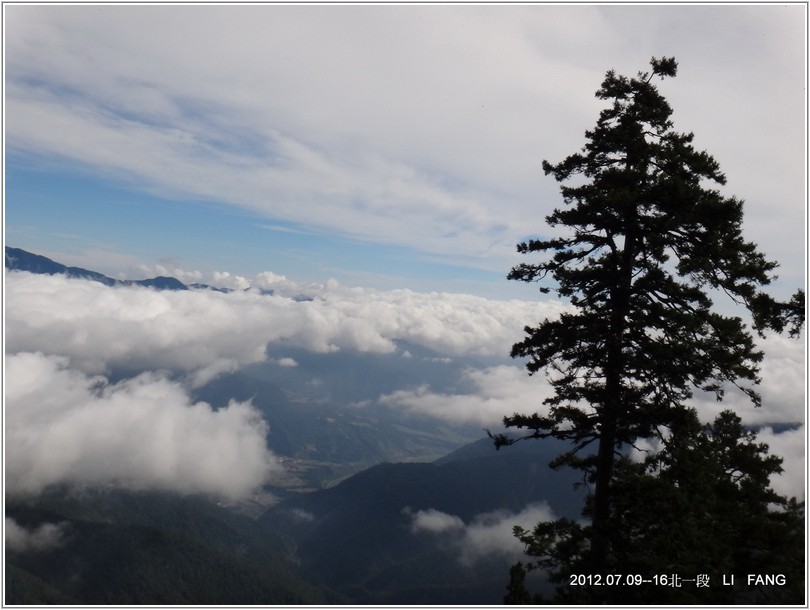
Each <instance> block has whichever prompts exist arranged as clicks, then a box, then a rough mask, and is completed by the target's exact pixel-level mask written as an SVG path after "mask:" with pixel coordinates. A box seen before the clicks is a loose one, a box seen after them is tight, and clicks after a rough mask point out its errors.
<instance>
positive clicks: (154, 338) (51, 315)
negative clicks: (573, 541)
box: [5, 271, 804, 498]
mask: <svg viewBox="0 0 810 610" xmlns="http://www.w3.org/2000/svg"><path fill="white" fill-rule="evenodd" d="M222 278H224V279H228V278H225V276H224V275H223V276H222ZM222 278H221V279H222ZM230 279H231V280H233V281H234V282H235V284H237V285H241V286H242V287H243V288H244V286H245V282H243V281H242V280H244V278H239V277H237V276H230ZM248 286H249V287H248V289H246V290H245V289H242V290H235V291H234V292H230V293H221V292H216V291H211V290H193V291H176V292H175V291H156V290H152V289H148V288H143V287H137V286H123V287H115V288H111V287H107V286H104V285H102V284H100V283H97V282H92V281H88V280H77V279H69V278H66V277H64V276H58V275H54V276H47V275H35V274H30V273H26V272H18V271H11V272H6V275H5V288H6V307H5V314H6V319H5V331H6V332H5V349H6V390H5V392H6V395H5V399H6V490H7V491H8V492H11V493H26V492H27V493H35V492H37V491H39V490H41V489H43V488H44V487H46V486H48V485H50V484H52V483H57V482H74V483H80V484H82V483H84V484H93V483H105V484H117V485H122V486H126V487H129V488H161V489H173V490H178V491H182V492H205V493H212V494H217V495H220V496H224V497H228V498H238V497H244V496H246V495H248V494H249V493H250V492H251V491H252V490H253V489H255V488H256V487H258V486H260V485H262V484H264V483H267V482H270V481H272V480H273V477H274V476H275V475H276V474H278V472H279V471H280V466H279V465H278V459H277V458H276V456H274V455H273V454H272V453H271V451H270V450H269V449H268V448H267V446H266V443H265V434H266V428H265V426H264V424H263V422H262V420H261V417H260V415H259V414H258V412H257V411H256V410H255V409H254V408H253V406H252V405H251V403H250V401H246V402H235V401H232V402H231V403H230V404H229V405H228V406H227V407H226V408H222V409H214V408H213V407H212V406H211V405H209V404H206V403H204V402H195V401H194V400H193V399H192V395H193V390H194V389H195V388H198V387H200V386H202V385H204V384H205V383H207V382H208V381H210V380H212V379H213V378H215V377H216V376H218V375H221V374H224V373H228V372H232V371H235V370H238V369H240V368H241V367H245V366H248V365H251V364H255V363H258V362H265V361H267V362H270V360H269V359H268V356H267V348H268V346H272V347H273V348H274V353H275V354H279V353H282V354H283V348H284V347H285V346H287V347H289V348H290V349H291V350H292V349H293V348H294V349H297V350H301V349H303V350H307V351H311V352H316V353H323V354H329V353H333V352H338V351H356V352H362V353H365V354H371V355H373V354H387V355H390V354H397V353H399V354H400V355H401V356H402V362H403V366H408V361H409V358H408V357H409V356H410V353H409V352H408V351H407V350H406V349H405V348H403V347H402V345H403V344H407V345H409V346H415V347H419V348H423V349H425V350H429V351H430V352H432V353H435V354H436V357H437V358H445V359H462V358H466V357H469V356H471V355H475V356H478V357H480V358H481V362H482V363H484V364H481V365H480V366H468V367H467V368H464V369H463V371H462V372H461V376H462V379H461V381H462V382H463V383H461V384H459V385H458V386H455V387H457V388H458V387H461V388H464V389H463V390H459V389H455V390H453V391H449V390H447V388H443V387H434V386H431V385H430V384H428V383H425V384H421V385H417V386H408V387H401V388H391V390H390V391H387V392H384V393H382V394H380V395H379V396H378V397H377V398H376V400H374V401H372V402H371V404H367V405H366V406H365V408H381V409H398V410H401V411H403V412H410V413H415V414H420V415H422V416H427V417H434V418H439V419H442V420H445V421H448V422H452V423H459V424H462V423H474V424H476V425H481V426H482V427H493V426H497V425H498V424H499V422H500V421H501V419H502V418H503V416H504V415H511V414H512V413H514V412H515V411H519V412H523V411H533V410H536V409H541V408H542V405H541V403H542V400H543V399H544V398H545V397H547V396H549V395H550V389H549V386H548V384H547V383H546V382H545V380H544V379H543V376H542V375H535V376H532V377H530V376H528V375H527V374H526V372H525V371H524V370H523V369H522V368H521V363H520V362H512V361H510V360H509V359H508V358H507V357H506V356H507V354H508V351H509V348H510V346H511V345H512V343H514V342H515V341H517V340H520V339H521V338H522V337H523V333H524V331H523V327H524V326H525V325H526V324H535V323H537V322H538V321H540V320H542V319H544V318H546V317H555V316H557V315H559V313H560V312H561V311H563V310H564V306H563V305H562V304H560V303H559V302H557V301H554V300H547V301H539V300H538V301H520V300H510V301H497V300H491V299H485V298H482V297H476V296H470V295H464V294H450V293H417V292H413V291H409V290H392V291H380V290H372V289H364V288H349V287H345V286H343V285H340V284H338V283H337V282H334V281H329V282H326V283H324V284H318V285H310V286H300V285H297V284H296V283H295V282H292V281H290V280H287V279H286V278H284V277H283V276H278V275H274V274H272V273H266V274H262V275H261V276H259V277H257V278H255V279H254V280H252V281H250V282H248ZM760 343H761V347H762V348H763V349H764V351H765V353H766V358H765V361H764V362H763V365H762V377H763V382H762V385H761V387H760V388H759V390H760V392H761V393H762V395H763V407H762V408H760V409H754V408H753V407H752V406H750V404H749V403H748V402H747V400H746V399H745V398H744V397H743V396H742V395H738V394H736V393H734V392H730V393H729V395H728V397H727V400H726V401H724V402H722V403H717V402H715V401H714V400H713V399H712V400H709V399H707V398H705V397H702V396H698V397H696V400H695V404H696V406H697V408H698V410H699V412H700V414H701V416H702V417H703V418H704V419H710V418H712V417H713V416H714V415H715V414H716V412H717V411H719V410H720V409H721V408H729V407H731V408H734V409H735V410H736V411H737V412H739V413H740V414H741V416H742V417H743V420H744V421H745V422H746V423H749V424H770V425H771V426H773V425H774V424H779V423H792V422H803V421H804V413H803V411H804V408H803V407H804V345H803V342H802V341H801V340H794V339H789V338H786V337H782V336H769V337H768V338H767V339H764V340H761V341H760ZM279 349H281V350H282V351H281V352H279ZM273 362H275V363H276V364H277V365H279V366H285V367H292V366H295V365H296V361H295V360H294V359H292V358H290V357H278V358H277V359H275V360H273ZM762 440H764V441H766V442H768V443H769V444H770V445H771V448H772V451H773V452H774V453H777V454H779V455H782V456H783V457H784V458H785V470H786V471H787V472H786V475H785V476H783V477H779V478H778V480H776V481H775V483H774V484H775V487H776V488H777V490H778V491H780V492H782V493H788V492H789V493H791V494H796V495H803V493H804V486H803V461H804V427H801V428H798V429H796V430H791V431H788V432H782V433H779V434H777V433H776V432H775V431H774V429H773V427H769V428H766V429H764V430H763V431H762Z"/></svg>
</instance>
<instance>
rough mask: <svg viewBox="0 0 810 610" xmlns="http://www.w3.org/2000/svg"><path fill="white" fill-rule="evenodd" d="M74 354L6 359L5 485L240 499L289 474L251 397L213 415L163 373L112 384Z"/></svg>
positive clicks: (18, 490) (25, 489)
mask: <svg viewBox="0 0 810 610" xmlns="http://www.w3.org/2000/svg"><path fill="white" fill-rule="evenodd" d="M69 365H70V363H69V360H68V359H67V358H65V357H57V356H45V355H43V354H41V353H18V354H12V355H8V356H6V387H5V394H6V395H5V400H6V403H5V424H6V426H5V428H6V429H5V452H6V453H5V458H6V459H5V467H6V472H5V485H6V491H7V492H8V493H11V494H25V493H37V492H39V491H41V490H42V489H44V488H45V487H47V486H48V485H51V484H55V483H62V482H67V483H76V484H113V485H120V486H123V487H127V488H132V489H142V488H158V489H169V490H175V491H180V492H187V493H192V492H204V493H212V494H218V495H221V496H224V497H228V498H239V497H244V496H245V495H247V494H249V493H250V492H251V491H252V490H253V489H254V488H256V487H258V486H260V485H262V484H264V483H265V482H267V481H268V480H269V478H270V477H271V476H272V475H273V474H274V473H276V472H277V471H279V470H280V468H281V467H280V466H279V465H278V464H277V462H276V460H275V459H274V458H273V456H272V454H271V453H270V452H269V451H268V449H267V447H266V444H265V435H266V425H265V424H264V422H263V421H262V419H261V416H260V415H259V414H258V412H257V411H256V410H254V409H253V407H252V406H251V405H250V404H249V403H237V402H233V401H232V402H231V403H230V404H229V405H228V406H227V407H226V408H223V409H220V410H218V411H214V410H213V409H212V408H211V407H210V405H208V404H206V403H192V402H191V401H190V399H189V396H188V394H187V393H186V391H185V390H184V389H183V388H182V387H181V386H179V385H178V384H176V383H172V382H170V381H168V380H167V379H165V378H163V377H161V376H160V375H158V374H155V373H144V374H142V375H139V376H137V377H135V378H132V379H127V380H124V381H121V382H119V383H116V384H110V383H109V382H108V381H107V380H106V379H105V378H103V377H100V376H88V375H86V374H84V373H82V372H80V371H77V370H73V369H71V368H69Z"/></svg>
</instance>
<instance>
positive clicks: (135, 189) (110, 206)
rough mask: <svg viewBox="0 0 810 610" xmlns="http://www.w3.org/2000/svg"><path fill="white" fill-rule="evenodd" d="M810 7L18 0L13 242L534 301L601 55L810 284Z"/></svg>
mask: <svg viewBox="0 0 810 610" xmlns="http://www.w3.org/2000/svg"><path fill="white" fill-rule="evenodd" d="M805 11H806V7H805V6H803V5H800V4H794V5H790V4H788V5H784V4H781V5H775V4H774V5H716V6H701V5H681V6H675V5H672V6H670V5H625V6H615V5H609V4H605V5H590V6H582V5H561V6H554V5H544V4H539V5H514V6H504V5H500V6H498V5H490V6H487V5H447V6H431V5H376V6H375V5H355V6H350V5H338V6H326V5H321V6H307V5H291V6H282V5H242V6H216V5H175V6H167V5H159V4H157V5H141V6H138V5H134V6H114V5H96V4H92V5H84V6H71V5H44V6H43V5H9V4H6V5H4V16H5V57H4V58H5V107H4V109H5V130H4V135H5V151H6V159H5V201H4V203H5V205H4V210H5V231H4V233H5V240H6V244H7V245H12V246H16V247H21V248H24V249H30V250H33V251H36V252H39V253H42V254H46V255H49V256H51V258H54V259H56V260H59V261H60V262H63V263H65V264H69V265H78V266H84V267H87V268H91V269H96V270H99V271H101V272H104V273H107V274H109V275H113V276H116V277H122V276H123V277H129V278H131V279H140V278H143V277H146V276H149V275H155V274H159V273H162V274H173V275H176V276H178V277H179V278H180V279H184V280H194V279H196V278H199V279H201V280H202V281H212V279H213V277H214V273H215V272H220V273H223V272H227V273H229V274H231V275H232V276H239V277H244V278H246V279H248V280H250V279H251V278H253V277H254V276H255V275H256V274H258V273H261V272H265V271H271V272H273V273H276V274H280V275H284V276H286V277H289V278H293V279H295V280H297V281H303V282H323V281H326V280H327V279H329V278H334V279H337V280H338V281H339V282H341V283H343V284H348V285H352V286H365V287H373V288H381V289H390V288H410V289H413V290H418V291H434V290H438V291H449V292H465V293H472V294H478V295H482V296H488V297H492V298H513V297H514V298H534V297H536V291H535V290H534V287H532V286H527V285H524V284H520V283H516V282H508V281H506V280H505V276H506V273H507V272H508V270H509V269H510V268H511V267H512V266H513V265H515V264H516V263H518V262H520V259H519V258H518V255H517V254H516V253H515V244H516V243H517V242H519V241H521V240H523V239H525V238H526V237H528V236H536V235H543V234H544V231H546V228H545V226H544V217H545V216H546V215H547V214H548V213H549V212H550V211H551V210H552V209H553V208H554V207H555V206H559V205H561V198H560V196H559V192H558V185H557V183H556V182H555V181H554V180H553V179H552V178H551V177H550V176H544V175H543V172H542V169H541V162H542V161H543V160H544V159H547V160H549V161H552V162H555V161H559V160H562V159H563V158H564V157H565V156H567V155H569V154H571V153H573V152H577V151H578V150H579V149H580V147H581V146H582V145H583V144H584V131H585V130H586V129H588V128H590V127H592V126H593V124H594V123H595V120H596V118H597V116H598V112H599V110H600V108H601V106H600V103H599V101H598V100H596V99H595V97H594V95H593V94H594V92H595V90H596V89H597V88H598V86H599V84H600V83H601V81H602V79H603V77H604V74H605V72H606V71H607V70H610V69H615V70H616V71H617V72H619V73H621V74H626V75H630V76H632V75H635V74H636V72H638V71H640V70H645V69H646V68H648V61H649V58H650V57H651V56H663V55H666V56H675V57H676V59H677V60H678V62H679V73H678V76H677V78H675V79H668V80H667V81H665V82H663V83H662V84H661V85H660V88H661V91H662V92H663V94H664V95H665V96H666V97H667V98H668V99H669V100H670V102H671V105H672V106H673V108H674V117H673V118H674V121H675V127H676V129H678V130H680V131H684V132H690V131H691V132H694V133H695V134H696V140H695V144H696V146H697V147H698V148H702V149H705V150H707V151H708V152H710V153H711V154H713V155H714V156H715V157H716V159H717V160H718V161H719V163H720V165H721V168H722V170H723V171H724V172H725V173H726V175H727V177H728V184H727V187H726V189H725V190H726V191H727V192H728V194H733V195H737V196H739V197H741V198H743V199H745V200H746V201H747V207H746V226H745V232H746V236H747V237H748V238H749V239H752V240H753V241H755V242H756V243H758V244H759V245H760V247H761V248H762V250H763V251H764V252H765V253H766V254H767V255H768V256H769V257H770V258H772V259H774V260H777V261H779V262H780V264H781V269H780V282H779V283H778V284H777V285H775V286H774V291H775V292H777V293H779V294H780V296H784V295H787V294H790V293H791V292H792V290H794V289H795V287H797V286H799V285H801V284H802V283H803V278H804V259H805V256H804V242H805V239H804V227H805V221H804V219H805V182H806V180H805V165H806V164H805V161H806V159H805V134H806V124H805V119H806V112H805V110H806V108H805V81H806V70H805V63H804V58H805V41H804V33H805V24H806V14H805Z"/></svg>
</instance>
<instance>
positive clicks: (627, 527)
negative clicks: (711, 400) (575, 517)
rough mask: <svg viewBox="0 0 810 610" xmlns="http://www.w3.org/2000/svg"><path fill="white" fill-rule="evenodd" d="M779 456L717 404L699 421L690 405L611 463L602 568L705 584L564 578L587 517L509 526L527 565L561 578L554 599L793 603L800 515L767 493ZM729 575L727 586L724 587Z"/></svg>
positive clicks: (576, 560) (800, 554) (799, 588)
mask: <svg viewBox="0 0 810 610" xmlns="http://www.w3.org/2000/svg"><path fill="white" fill-rule="evenodd" d="M780 464H781V459H780V458H778V457H776V456H772V455H768V451H767V446H766V445H764V444H761V443H757V442H756V435H755V434H754V433H753V432H751V431H749V430H746V429H745V428H744V427H743V426H742V423H741V421H740V418H739V417H738V416H737V415H735V414H734V413H732V412H731V411H724V412H723V413H721V414H720V415H719V416H718V417H717V419H715V421H714V422H713V423H712V424H709V425H706V426H701V424H700V422H699V421H698V418H697V415H696V414H695V413H694V411H691V410H689V411H686V415H685V417H684V418H683V419H682V420H681V421H680V422H679V423H678V425H677V426H676V427H675V429H674V430H673V431H672V435H671V436H670V437H669V438H667V439H666V442H665V444H664V447H663V449H662V450H661V451H659V452H657V453H653V454H650V455H648V456H647V458H646V459H645V460H644V461H643V462H642V463H636V462H632V461H630V460H629V459H627V458H622V459H621V460H619V462H618V463H617V465H616V473H615V479H614V481H613V492H614V493H613V502H612V505H611V515H610V520H611V530H610V532H611V534H610V536H611V540H610V543H611V553H610V555H609V557H608V562H607V564H606V571H605V573H606V574H614V575H615V574H624V575H628V574H631V575H632V574H638V575H641V576H643V577H644V578H646V579H650V578H652V577H653V576H654V575H679V576H681V577H682V578H684V579H692V578H695V577H696V575H698V574H707V575H709V577H710V580H709V583H710V586H709V587H700V588H699V587H697V586H696V584H695V583H694V582H689V581H687V582H684V583H683V584H682V586H681V587H672V586H661V585H655V584H649V583H648V584H643V585H635V586H610V587H608V586H601V587H595V586H594V587H588V586H570V583H571V575H572V574H589V573H590V572H589V568H588V566H589V565H590V562H589V557H588V555H589V552H590V551H589V544H588V539H589V537H590V536H591V531H590V529H591V526H588V525H581V524H579V523H576V522H573V521H570V520H566V519H562V520H559V521H553V522H546V523H540V524H538V525H537V526H536V527H535V528H534V529H533V530H532V531H527V530H523V529H522V528H516V535H517V536H518V537H519V538H520V540H521V541H523V542H524V543H525V544H526V552H527V553H528V554H529V555H530V556H533V557H536V560H535V562H534V563H532V564H530V567H531V568H542V569H544V570H547V571H549V573H550V574H551V576H552V579H553V580H554V581H556V582H557V583H559V584H560V587H559V588H558V595H557V598H556V599H555V601H557V602H562V603H621V604H651V603H655V604H662V603H667V604H739V603H757V604H760V603H771V604H785V603H790V604H800V603H802V602H803V599H804V583H805V573H804V536H803V529H804V516H803V512H804V511H803V506H802V505H799V504H798V503H797V502H796V500H795V499H788V498H785V497H782V496H780V495H778V494H776V493H775V492H774V491H773V490H772V489H771V488H770V485H769V476H771V475H773V474H777V473H779V472H781V465H780ZM748 574H783V575H784V576H785V578H786V584H785V585H784V586H776V587H770V588H756V587H751V586H749V585H748V584H747V582H746V575H748ZM723 575H726V577H727V582H730V576H731V575H735V585H734V586H723V585H722V579H723Z"/></svg>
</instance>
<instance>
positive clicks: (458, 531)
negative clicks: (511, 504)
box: [404, 502, 556, 565]
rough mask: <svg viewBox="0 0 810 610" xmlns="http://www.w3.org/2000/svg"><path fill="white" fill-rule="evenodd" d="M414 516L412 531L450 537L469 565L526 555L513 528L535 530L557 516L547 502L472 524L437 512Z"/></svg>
mask: <svg viewBox="0 0 810 610" xmlns="http://www.w3.org/2000/svg"><path fill="white" fill-rule="evenodd" d="M404 512H406V513H408V514H410V517H411V531H412V532H413V533H414V534H432V535H440V534H450V535H451V536H450V538H444V539H443V540H444V541H449V542H447V543H448V544H452V545H454V546H456V547H458V549H459V555H458V559H459V561H460V562H462V563H464V564H465V565H471V564H473V563H475V562H476V561H479V560H481V559H484V558H489V557H492V556H493V555H501V556H503V557H505V558H511V559H512V560H516V559H518V558H520V557H521V556H522V555H523V544H522V543H521V542H520V541H519V540H518V539H517V538H515V536H514V534H513V531H512V530H513V528H514V526H515V525H520V526H522V527H524V528H526V529H531V528H533V527H534V526H535V525H536V524H537V523H539V522H540V521H552V520H554V519H555V518H556V517H555V516H554V513H553V512H552V511H551V509H550V508H549V506H548V504H546V503H545V502H542V503H539V504H531V505H529V506H527V507H526V508H524V509H523V510H522V511H520V512H518V513H513V512H510V511H507V510H499V511H493V512H490V513H482V514H480V515H476V516H475V517H474V518H473V519H471V520H470V523H469V524H465V523H464V521H463V520H462V519H461V518H460V517H457V516H456V515H450V514H448V513H444V512H442V511H439V510H436V509H433V508H431V509H427V510H419V511H416V512H412V511H410V510H409V509H405V510H404Z"/></svg>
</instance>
